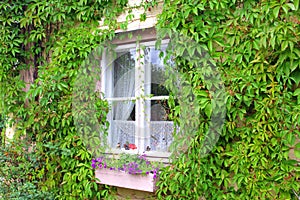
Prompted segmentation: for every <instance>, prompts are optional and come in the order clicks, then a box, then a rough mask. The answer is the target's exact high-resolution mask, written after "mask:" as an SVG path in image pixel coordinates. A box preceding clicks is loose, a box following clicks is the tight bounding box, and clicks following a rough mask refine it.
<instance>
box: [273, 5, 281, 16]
mask: <svg viewBox="0 0 300 200" xmlns="http://www.w3.org/2000/svg"><path fill="white" fill-rule="evenodd" d="M279 10H280V6H276V7H275V8H274V9H273V15H274V17H275V18H278V14H279Z"/></svg>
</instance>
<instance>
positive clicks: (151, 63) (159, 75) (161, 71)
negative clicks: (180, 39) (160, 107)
mask: <svg viewBox="0 0 300 200" xmlns="http://www.w3.org/2000/svg"><path fill="white" fill-rule="evenodd" d="M165 49H166V46H162V48H161V50H156V49H155V48H154V47H146V48H145V64H146V67H151V94H152V95H154V96H168V95H169V92H168V91H167V89H166V88H165V87H164V83H165V80H166V77H165V67H164V62H163V58H160V53H161V52H164V51H165Z"/></svg>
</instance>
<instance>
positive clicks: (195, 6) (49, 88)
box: [0, 0, 300, 199]
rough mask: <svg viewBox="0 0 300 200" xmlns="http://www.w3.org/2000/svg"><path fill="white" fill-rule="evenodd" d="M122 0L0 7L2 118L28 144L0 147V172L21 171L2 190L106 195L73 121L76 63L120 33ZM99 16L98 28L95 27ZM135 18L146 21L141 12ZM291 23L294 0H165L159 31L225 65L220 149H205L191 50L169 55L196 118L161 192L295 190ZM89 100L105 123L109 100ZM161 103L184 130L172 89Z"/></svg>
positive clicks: (294, 35) (297, 52)
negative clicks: (167, 105) (204, 152)
mask: <svg viewBox="0 0 300 200" xmlns="http://www.w3.org/2000/svg"><path fill="white" fill-rule="evenodd" d="M127 3H128V2H127V1H126V0H115V1H109V0H107V1H101V0H95V1H92V0H81V1H59V2H56V1H35V0H33V1H25V2H24V1H19V0H17V1H13V2H12V1H8V0H5V1H3V3H1V5H0V24H1V27H0V33H1V37H0V44H1V45H0V52H1V53H0V64H1V68H0V84H1V91H0V94H1V100H2V101H1V104H0V109H1V114H2V116H3V117H2V118H5V119H7V118H9V119H10V120H9V121H11V123H15V124H17V128H16V134H15V140H16V141H17V140H18V139H20V143H22V142H24V140H26V142H25V144H26V145H27V147H28V145H32V148H30V149H28V148H15V147H16V146H15V147H11V146H9V148H7V145H6V144H4V146H3V148H2V147H1V148H2V149H1V153H0V156H1V159H2V158H3V159H4V158H5V161H4V162H3V164H4V163H5V164H7V165H4V166H6V168H2V167H1V168H0V172H1V173H0V176H1V175H2V174H5V173H2V172H4V170H5V169H7V166H12V167H13V168H14V170H15V171H18V170H19V171H18V172H21V171H22V170H24V168H26V170H25V173H16V174H15V175H16V176H15V175H11V176H9V177H10V178H9V180H6V182H4V183H7V184H2V185H0V186H2V187H1V189H0V196H2V195H3V194H4V193H5V195H6V196H5V197H7V198H23V196H22V194H20V193H18V191H17V190H13V189H11V190H9V188H11V186H13V184H11V183H14V184H16V185H15V187H18V188H22V190H23V191H26V190H27V191H30V195H31V196H32V198H33V199H36V198H41V199H45V196H48V197H49V198H50V197H53V198H56V199H94V198H97V199H100V198H106V199H107V198H109V197H111V196H110V194H113V192H112V189H111V188H108V187H106V186H103V187H102V186H100V185H98V184H96V182H95V181H96V180H95V178H94V172H93V170H92V168H91V166H90V161H91V160H92V152H91V151H90V150H88V149H87V147H86V145H85V144H84V141H83V140H82V138H81V137H80V135H79V133H78V131H77V130H76V126H75V124H74V123H75V122H74V118H73V117H74V116H73V115H72V97H74V96H72V94H73V86H74V83H75V80H76V77H77V74H78V70H79V67H80V65H81V64H82V62H83V61H84V60H86V58H87V57H88V55H89V54H90V53H91V52H92V50H93V49H94V48H96V47H97V46H98V45H99V44H101V43H103V42H104V41H107V40H112V39H113V38H114V37H115V32H114V31H115V30H116V29H118V28H122V29H126V27H127V25H128V21H129V20H130V19H131V17H130V16H131V15H132V12H128V13H129V14H128V17H127V21H125V22H124V23H121V24H119V23H117V21H116V17H117V16H118V15H119V14H120V13H122V12H123V11H124V8H125V7H126V6H127ZM156 3H157V2H156V1H145V2H142V4H141V5H140V7H143V8H144V10H145V12H146V11H147V10H148V9H150V7H151V6H155V5H156ZM150 10H151V9H150ZM129 11H130V9H129ZM104 18H105V20H103V22H104V25H106V26H107V27H108V29H106V30H102V29H99V21H101V20H102V19H104ZM140 18H141V20H146V14H145V13H143V14H141V15H140ZM299 24H300V21H299V1H298V0H290V1H286V0H281V1H236V0H224V1H218V0H211V1H206V0H197V1H188V0H172V1H170V0H166V1H164V3H163V12H162V14H160V15H159V17H158V24H157V29H158V33H161V35H160V36H161V37H164V36H168V37H169V38H173V37H172V36H174V35H172V34H175V33H176V34H180V35H183V36H184V37H188V38H191V39H192V40H193V41H195V42H196V43H197V44H199V45H200V46H201V48H202V49H204V50H205V51H207V52H208V53H209V55H210V57H211V58H213V60H214V62H215V63H216V67H217V69H218V71H220V72H221V78H222V80H223V82H224V85H225V90H226V95H225V96H226V108H227V111H226V122H225V124H224V126H223V130H222V132H221V134H220V138H219V140H218V142H217V144H216V146H215V147H214V148H213V149H212V150H211V152H210V153H209V154H208V155H207V156H205V157H204V156H202V155H201V153H199V152H200V151H199V149H201V145H202V142H203V138H204V136H205V133H206V131H207V129H208V122H209V120H210V116H211V112H212V111H211V109H212V106H211V105H210V104H211V103H210V101H211V99H210V95H209V94H208V93H207V89H208V88H207V87H206V86H205V80H204V79H203V76H202V75H201V74H200V71H199V69H197V67H195V66H193V64H191V63H192V62H193V60H188V59H186V58H184V56H185V55H186V54H183V53H184V52H188V54H187V55H189V52H191V49H187V47H184V46H181V47H178V48H182V49H180V51H179V52H182V54H180V53H179V54H177V55H176V58H175V62H176V67H177V70H178V71H179V72H180V73H181V74H182V75H183V77H185V80H186V83H187V84H188V85H190V86H191V87H192V90H191V91H192V92H193V94H194V95H195V97H196V98H195V99H197V102H198V104H197V105H196V107H195V109H197V113H199V116H198V118H194V119H193V120H192V122H193V123H198V124H200V125H199V127H198V129H197V130H196V131H195V133H194V137H193V139H192V141H191V143H189V144H190V146H189V147H188V148H187V149H186V152H185V154H183V155H181V156H179V157H178V158H177V159H174V160H173V163H172V164H171V165H170V166H169V167H166V168H164V169H163V170H162V172H161V174H160V180H159V182H158V191H157V193H156V194H157V198H159V199H199V198H201V197H203V198H206V199H293V198H295V197H296V195H295V194H298V195H299V193H300V190H299V189H300V184H299V164H298V165H297V162H299V160H298V161H296V160H295V159H296V158H295V157H294V156H293V155H291V152H294V154H295V155H296V156H298V157H299V151H298V150H299V144H298V146H297V143H299V133H300V130H299V123H300V116H299V113H300V107H299V105H300V102H299V99H300V92H299V83H300V59H299V58H300V46H299V43H300V38H299V37H300V35H299V33H300V26H299ZM193 51H196V50H193ZM171 53H172V52H170V54H171ZM169 56H171V55H169ZM90 98H91V99H90V100H92V101H95V102H96V106H97V108H98V112H97V119H98V120H99V121H97V122H95V123H100V124H102V125H104V127H103V130H104V131H105V130H106V129H105V128H106V127H107V126H108V124H107V122H106V121H105V114H106V113H107V103H106V102H104V101H99V100H98V96H97V95H95V96H92V97H90ZM203 99H204V100H203ZM172 100H174V101H172ZM184 101H185V100H184V99H183V102H182V103H183V104H185V103H189V102H184ZM175 102H176V103H175ZM169 103H170V107H171V108H172V109H173V112H172V114H171V115H172V116H171V117H172V118H173V119H174V121H175V122H176V123H177V124H178V125H179V126H181V127H184V126H185V124H186V123H187V120H189V119H185V118H180V117H179V116H181V115H182V114H183V113H186V112H187V111H186V110H185V111H183V110H180V104H178V101H176V96H171V97H170V100H169ZM73 114H74V113H73ZM87 130H88V129H87ZM91 134H95V133H91ZM92 136H93V135H92ZM18 141H19V140H18ZM20 143H17V142H16V143H11V144H10V145H14V144H20ZM22 151H25V152H26V153H24V154H22V153H21V152H22ZM16 158H18V159H16ZM27 158H30V159H27ZM15 159H16V160H15ZM1 166H2V165H1ZM29 175H30V176H29ZM20 176H23V178H22V177H20ZM17 177H20V178H19V179H18V178H17ZM25 177H26V178H25ZM0 178H1V177H0ZM24 182H26V183H27V184H26V185H24V184H23V183H24ZM22 184H23V185H22ZM28 188H29V189H28ZM18 195H19V196H18Z"/></svg>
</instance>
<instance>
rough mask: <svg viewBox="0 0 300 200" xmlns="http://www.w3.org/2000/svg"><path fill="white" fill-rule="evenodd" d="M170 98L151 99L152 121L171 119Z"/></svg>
mask: <svg viewBox="0 0 300 200" xmlns="http://www.w3.org/2000/svg"><path fill="white" fill-rule="evenodd" d="M167 101H168V100H151V121H170V119H169V114H170V108H169V105H168V102H167Z"/></svg>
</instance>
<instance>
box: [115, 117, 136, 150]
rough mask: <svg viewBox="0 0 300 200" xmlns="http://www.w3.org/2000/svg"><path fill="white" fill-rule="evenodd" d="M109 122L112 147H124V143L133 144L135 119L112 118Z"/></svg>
mask: <svg viewBox="0 0 300 200" xmlns="http://www.w3.org/2000/svg"><path fill="white" fill-rule="evenodd" d="M110 123H111V124H110V125H111V141H112V144H111V145H112V147H113V148H117V147H118V146H120V147H121V148H123V147H124V144H127V143H129V144H135V121H123V120H113V121H111V122H110Z"/></svg>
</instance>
